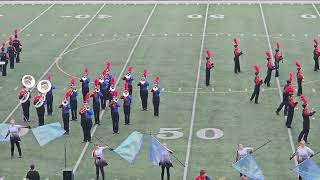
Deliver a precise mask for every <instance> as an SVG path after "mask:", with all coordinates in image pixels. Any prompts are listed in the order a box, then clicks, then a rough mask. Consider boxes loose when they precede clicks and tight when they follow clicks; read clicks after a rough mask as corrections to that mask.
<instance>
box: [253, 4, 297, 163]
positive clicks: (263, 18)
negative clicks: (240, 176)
mask: <svg viewBox="0 0 320 180" xmlns="http://www.w3.org/2000/svg"><path fill="white" fill-rule="evenodd" d="M259 7H260V12H261V16H262V21H263V25H264V29H265V32H266V36H267V41H268V46H269V50H270V53H271V57H273V52H272V47H271V43H270V37H269V32H268V28H267V24H266V20H265V17H264V12H263V9H262V5H261V4H259ZM276 81H277V87H278V89H279V96H280V101H282V91H281V87H280V82H279V78H278V77H277V78H276ZM284 119H285V120H286V118H284ZM287 129H288V136H289V141H290V146H291V150H292V153H294V152H295V147H294V143H293V139H292V133H291V129H290V128H287ZM294 163H295V165H298V161H297V158H296V157H295V158H294Z"/></svg>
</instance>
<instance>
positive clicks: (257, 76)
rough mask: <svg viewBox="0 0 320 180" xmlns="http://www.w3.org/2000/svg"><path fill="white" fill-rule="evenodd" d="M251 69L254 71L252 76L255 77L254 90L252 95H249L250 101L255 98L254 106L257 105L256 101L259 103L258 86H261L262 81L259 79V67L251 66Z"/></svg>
mask: <svg viewBox="0 0 320 180" xmlns="http://www.w3.org/2000/svg"><path fill="white" fill-rule="evenodd" d="M253 67H254V69H255V73H254V74H255V75H256V77H255V79H254V90H253V93H252V95H251V98H250V101H252V100H253V98H255V99H254V102H255V103H256V104H258V103H259V102H258V101H259V94H260V86H261V84H262V80H261V79H260V76H259V73H260V68H259V66H257V65H253Z"/></svg>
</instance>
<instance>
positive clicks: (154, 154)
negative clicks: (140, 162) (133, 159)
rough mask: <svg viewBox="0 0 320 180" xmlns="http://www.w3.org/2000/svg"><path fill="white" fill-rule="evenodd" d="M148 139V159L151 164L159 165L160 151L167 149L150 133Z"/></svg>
mask: <svg viewBox="0 0 320 180" xmlns="http://www.w3.org/2000/svg"><path fill="white" fill-rule="evenodd" d="M149 141H150V156H149V161H150V163H151V165H154V166H159V162H160V155H161V152H163V151H167V149H166V148H165V147H163V145H162V144H161V143H160V142H159V141H158V139H157V138H155V137H154V136H152V135H151V138H150V140H149Z"/></svg>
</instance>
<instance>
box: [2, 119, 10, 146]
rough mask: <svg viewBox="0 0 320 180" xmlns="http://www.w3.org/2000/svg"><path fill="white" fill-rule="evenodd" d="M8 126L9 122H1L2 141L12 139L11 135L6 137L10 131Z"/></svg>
mask: <svg viewBox="0 0 320 180" xmlns="http://www.w3.org/2000/svg"><path fill="white" fill-rule="evenodd" d="M8 128H9V125H8V124H4V123H2V124H0V142H2V141H9V140H10V138H9V136H8V137H7V138H5V137H6V135H7V132H8Z"/></svg>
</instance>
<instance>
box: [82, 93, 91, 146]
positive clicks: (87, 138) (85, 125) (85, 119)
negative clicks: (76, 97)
mask: <svg viewBox="0 0 320 180" xmlns="http://www.w3.org/2000/svg"><path fill="white" fill-rule="evenodd" d="M85 99H86V100H85V101H84V102H83V106H81V107H80V109H79V114H80V116H81V127H82V131H83V142H84V143H85V142H91V134H90V131H91V128H92V115H93V111H92V109H91V108H90V106H89V101H90V94H89V93H88V94H87V95H86V97H85Z"/></svg>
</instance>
